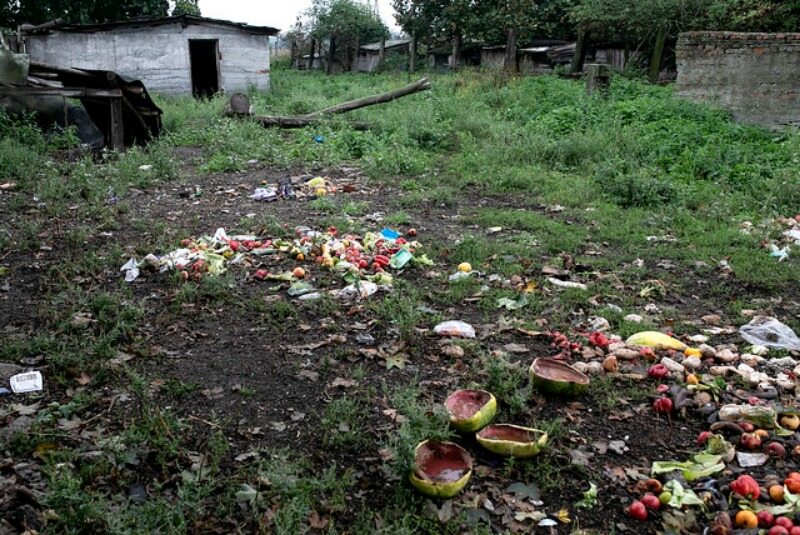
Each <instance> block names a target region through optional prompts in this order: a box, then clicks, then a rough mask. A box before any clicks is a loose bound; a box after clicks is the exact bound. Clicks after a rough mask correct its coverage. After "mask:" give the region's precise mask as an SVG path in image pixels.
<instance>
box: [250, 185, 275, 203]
mask: <svg viewBox="0 0 800 535" xmlns="http://www.w3.org/2000/svg"><path fill="white" fill-rule="evenodd" d="M250 198H251V199H253V200H254V201H265V202H271V201H277V200H278V192H277V191H275V188H269V187H261V188H256V190H255V192H253V194H252V195H250Z"/></svg>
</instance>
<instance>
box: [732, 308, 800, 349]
mask: <svg viewBox="0 0 800 535" xmlns="http://www.w3.org/2000/svg"><path fill="white" fill-rule="evenodd" d="M739 334H741V336H742V338H744V339H745V340H746V341H747V342H749V343H751V344H753V345H760V346H764V347H768V348H770V349H782V350H793V351H800V338H797V335H796V334H795V333H794V331H793V330H792V329H791V328H790V327H789V326H788V325H785V324H784V323H781V322H780V321H778V320H777V319H775V318H771V317H769V316H756V317H755V318H753V319H752V320H751V321H750V323H748V324H747V325H743V326H742V327H740V328H739Z"/></svg>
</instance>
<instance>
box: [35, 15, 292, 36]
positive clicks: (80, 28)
mask: <svg viewBox="0 0 800 535" xmlns="http://www.w3.org/2000/svg"><path fill="white" fill-rule="evenodd" d="M165 24H182V25H184V26H188V25H190V24H195V25H201V26H224V27H226V28H236V29H238V30H241V31H243V32H246V33H250V34H254V35H277V34H278V33H280V30H278V29H277V28H272V27H270V26H251V25H250V24H245V23H243V22H233V21H230V20H222V19H210V18H207V17H196V16H194V15H181V16H179V17H160V18H137V19H130V20H121V21H115V22H104V23H100V24H68V23H56V24H48V25H43V27H34V28H27V29H26V28H25V27H23V28H22V31H23V32H25V33H31V34H36V33H48V32H50V31H53V30H58V31H61V32H75V33H92V32H102V31H106V30H114V29H117V28H143V27H151V26H163V25H165Z"/></svg>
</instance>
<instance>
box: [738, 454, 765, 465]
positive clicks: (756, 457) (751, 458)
mask: <svg viewBox="0 0 800 535" xmlns="http://www.w3.org/2000/svg"><path fill="white" fill-rule="evenodd" d="M768 458H769V457H767V454H765V453H747V452H744V451H737V452H736V461H737V462H738V463H739V466H741V467H742V468H752V467H753V466H761V465H763V464H765V463H766V462H767V459H768Z"/></svg>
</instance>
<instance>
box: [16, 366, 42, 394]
mask: <svg viewBox="0 0 800 535" xmlns="http://www.w3.org/2000/svg"><path fill="white" fill-rule="evenodd" d="M9 381H10V383H11V391H12V392H14V393H15V394H25V393H27V392H38V391H40V390H42V388H44V382H43V380H42V374H41V372H38V371H35V372H25V373H19V374H17V375H14V376H13V377H11V379H10V380H9Z"/></svg>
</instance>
